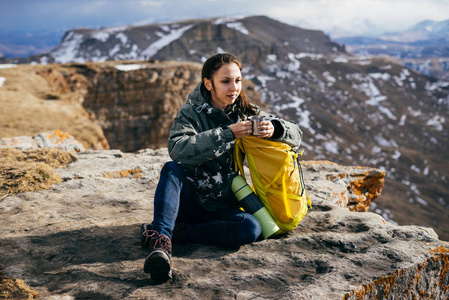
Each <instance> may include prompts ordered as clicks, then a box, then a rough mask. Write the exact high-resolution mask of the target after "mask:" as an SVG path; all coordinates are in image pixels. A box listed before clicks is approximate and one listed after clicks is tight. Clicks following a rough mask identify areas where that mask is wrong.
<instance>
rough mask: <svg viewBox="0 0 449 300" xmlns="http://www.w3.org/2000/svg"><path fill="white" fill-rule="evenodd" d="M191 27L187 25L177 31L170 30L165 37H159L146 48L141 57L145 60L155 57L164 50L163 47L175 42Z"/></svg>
mask: <svg viewBox="0 0 449 300" xmlns="http://www.w3.org/2000/svg"><path fill="white" fill-rule="evenodd" d="M192 27H193V25H187V26H184V27H181V28H179V29H173V30H171V31H170V32H169V33H168V34H167V35H163V34H162V35H161V36H160V39H159V40H157V41H156V42H154V43H153V44H151V45H150V46H148V47H147V48H146V49H145V50H144V51H143V52H142V55H143V56H144V57H145V58H151V57H152V56H153V55H155V54H156V53H157V52H158V51H159V50H161V49H162V48H164V47H165V46H167V45H169V44H170V43H172V42H174V41H176V40H177V39H179V38H180V37H181V36H182V35H183V34H184V32H185V31H187V30H189V29H190V28H192Z"/></svg>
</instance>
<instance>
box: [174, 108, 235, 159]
mask: <svg viewBox="0 0 449 300" xmlns="http://www.w3.org/2000/svg"><path fill="white" fill-rule="evenodd" d="M188 115H189V114H188V113H185V111H183V110H180V111H179V112H178V115H177V116H176V118H175V120H174V123H173V126H172V128H171V130H170V137H169V140H168V151H169V155H170V157H171V159H173V160H174V161H178V162H180V163H181V164H184V165H188V166H199V165H201V164H203V163H205V162H207V161H210V160H213V159H216V158H218V157H220V156H221V155H222V154H223V153H225V152H226V151H230V150H231V149H232V146H233V145H234V143H235V142H234V135H233V134H232V131H231V129H229V128H228V127H217V128H213V129H209V130H206V131H200V124H199V122H198V121H197V120H195V119H192V118H191V117H189V116H188Z"/></svg>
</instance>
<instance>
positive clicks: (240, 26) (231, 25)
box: [226, 22, 249, 35]
mask: <svg viewBox="0 0 449 300" xmlns="http://www.w3.org/2000/svg"><path fill="white" fill-rule="evenodd" d="M226 27H228V28H231V29H234V30H237V31H239V32H241V33H243V34H245V35H248V34H249V31H248V29H246V28H245V26H244V25H243V24H242V23H241V22H232V23H226Z"/></svg>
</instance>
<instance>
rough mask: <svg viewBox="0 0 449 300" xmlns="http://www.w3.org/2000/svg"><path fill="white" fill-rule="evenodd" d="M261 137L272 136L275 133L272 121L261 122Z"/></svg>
mask: <svg viewBox="0 0 449 300" xmlns="http://www.w3.org/2000/svg"><path fill="white" fill-rule="evenodd" d="M259 133H260V134H259V135H258V136H257V137H259V138H270V137H272V136H273V133H274V126H273V124H272V123H271V121H262V122H260V124H259Z"/></svg>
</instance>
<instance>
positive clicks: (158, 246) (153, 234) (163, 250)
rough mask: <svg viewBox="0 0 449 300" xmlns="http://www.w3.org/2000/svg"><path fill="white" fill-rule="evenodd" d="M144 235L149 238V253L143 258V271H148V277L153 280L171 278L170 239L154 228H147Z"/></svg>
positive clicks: (162, 280)
mask: <svg viewBox="0 0 449 300" xmlns="http://www.w3.org/2000/svg"><path fill="white" fill-rule="evenodd" d="M144 235H146V236H147V237H148V238H149V240H150V242H149V245H150V250H149V251H150V253H149V254H148V256H147V258H146V259H145V264H144V265H143V271H144V272H145V273H150V277H151V279H152V280H154V281H158V282H165V281H167V280H169V279H171V278H172V277H171V267H170V263H171V241H170V239H169V237H168V236H165V235H163V234H159V233H158V232H157V231H154V230H148V231H146V232H144Z"/></svg>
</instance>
